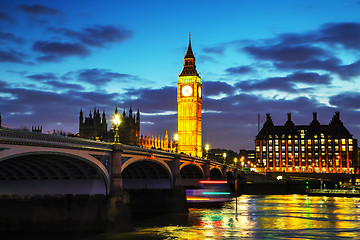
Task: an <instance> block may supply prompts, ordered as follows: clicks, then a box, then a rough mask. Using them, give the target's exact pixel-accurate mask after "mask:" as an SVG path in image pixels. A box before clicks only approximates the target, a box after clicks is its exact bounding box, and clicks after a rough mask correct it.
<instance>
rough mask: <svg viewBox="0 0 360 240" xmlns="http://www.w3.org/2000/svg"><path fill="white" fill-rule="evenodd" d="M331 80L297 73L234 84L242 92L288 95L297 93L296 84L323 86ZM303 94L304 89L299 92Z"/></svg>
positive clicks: (315, 74) (325, 77)
mask: <svg viewBox="0 0 360 240" xmlns="http://www.w3.org/2000/svg"><path fill="white" fill-rule="evenodd" d="M331 80H332V78H331V77H330V76H329V75H327V74H325V75H320V74H318V73H313V72H300V71H297V72H295V73H293V74H289V75H287V76H285V77H271V78H266V79H261V80H247V81H242V82H239V83H237V84H235V86H236V87H239V88H241V90H242V91H259V90H260V91H267V90H279V91H283V92H289V93H297V92H299V91H300V90H299V88H298V87H297V84H298V83H304V84H308V85H319V84H320V85H325V84H329V83H330V82H331ZM301 91H302V92H304V89H302V90H301Z"/></svg>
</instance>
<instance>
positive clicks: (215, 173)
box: [210, 167, 223, 180]
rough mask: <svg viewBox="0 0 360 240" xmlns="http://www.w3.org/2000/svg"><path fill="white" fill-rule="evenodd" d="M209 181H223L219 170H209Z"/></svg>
mask: <svg viewBox="0 0 360 240" xmlns="http://www.w3.org/2000/svg"><path fill="white" fill-rule="evenodd" d="M210 179H211V180H219V179H223V174H222V172H221V170H220V169H219V168H216V167H214V168H211V169H210Z"/></svg>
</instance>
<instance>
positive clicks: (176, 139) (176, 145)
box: [174, 133, 179, 153]
mask: <svg viewBox="0 0 360 240" xmlns="http://www.w3.org/2000/svg"><path fill="white" fill-rule="evenodd" d="M174 140H175V152H176V153H177V152H178V145H179V135H178V134H177V133H175V135H174Z"/></svg>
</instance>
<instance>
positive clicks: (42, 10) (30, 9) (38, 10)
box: [18, 4, 62, 15]
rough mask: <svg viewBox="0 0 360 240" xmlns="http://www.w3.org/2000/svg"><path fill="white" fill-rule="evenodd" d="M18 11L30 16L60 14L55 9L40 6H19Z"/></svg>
mask: <svg viewBox="0 0 360 240" xmlns="http://www.w3.org/2000/svg"><path fill="white" fill-rule="evenodd" d="M18 9H20V10H22V11H24V12H26V13H28V14H30V15H59V14H62V13H61V12H60V11H59V10H57V9H55V8H50V7H46V6H43V5H40V4H34V5H25V4H22V5H19V6H18Z"/></svg>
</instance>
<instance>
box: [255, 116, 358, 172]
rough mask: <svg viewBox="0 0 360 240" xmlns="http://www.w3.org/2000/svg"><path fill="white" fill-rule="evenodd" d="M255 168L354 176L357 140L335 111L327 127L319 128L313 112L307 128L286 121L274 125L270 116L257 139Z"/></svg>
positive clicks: (289, 120) (289, 118) (289, 119)
mask: <svg viewBox="0 0 360 240" xmlns="http://www.w3.org/2000/svg"><path fill="white" fill-rule="evenodd" d="M255 143H256V160H257V166H258V167H263V168H264V169H265V171H267V172H269V171H281V172H283V171H285V172H321V173H355V172H357V154H356V152H357V140H356V139H354V138H353V137H352V135H351V134H350V133H349V131H348V130H347V129H346V128H345V127H344V125H343V123H342V122H341V120H340V113H339V112H336V113H335V115H334V116H333V118H332V119H331V121H330V123H329V125H320V123H319V121H318V120H317V114H316V113H313V120H312V122H311V123H310V125H297V126H295V125H294V123H293V122H292V121H291V114H290V113H288V120H287V122H286V123H285V125H283V126H274V123H273V121H272V119H271V117H270V114H266V122H265V123H264V125H263V128H262V129H261V130H260V132H259V133H258V135H257V136H256V140H255Z"/></svg>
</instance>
